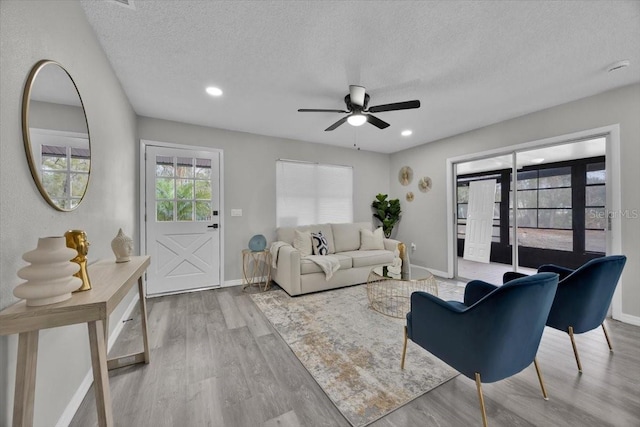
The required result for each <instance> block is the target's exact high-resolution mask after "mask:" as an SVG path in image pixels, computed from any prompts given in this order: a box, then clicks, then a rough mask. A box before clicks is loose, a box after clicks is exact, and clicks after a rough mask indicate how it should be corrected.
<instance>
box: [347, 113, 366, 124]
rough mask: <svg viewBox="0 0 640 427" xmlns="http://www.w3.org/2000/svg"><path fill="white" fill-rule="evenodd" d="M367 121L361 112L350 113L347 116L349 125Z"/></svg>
mask: <svg viewBox="0 0 640 427" xmlns="http://www.w3.org/2000/svg"><path fill="white" fill-rule="evenodd" d="M366 121H367V117H366V116H364V115H362V114H352V115H350V116H349V117H348V118H347V122H348V123H349V124H350V125H351V126H362V125H363V124H365V122H366Z"/></svg>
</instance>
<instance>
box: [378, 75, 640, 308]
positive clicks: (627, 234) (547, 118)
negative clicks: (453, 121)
mask: <svg viewBox="0 0 640 427" xmlns="http://www.w3.org/2000/svg"><path fill="white" fill-rule="evenodd" d="M618 123H619V124H620V139H621V141H620V151H621V163H622V164H621V181H622V189H621V191H622V210H623V211H624V210H625V209H628V210H630V211H632V210H634V209H635V210H636V212H637V211H638V209H640V190H639V187H638V183H639V182H640V85H638V84H636V85H631V86H626V87H623V88H619V89H615V90H612V91H608V92H605V93H602V94H600V95H595V96H591V97H588V98H584V99H581V100H578V101H574V102H570V103H567V104H563V105H559V106H557V107H553V108H549V109H546V110H542V111H538V112H535V113H532V114H528V115H526V116H522V117H518V118H515V119H512V120H508V121H505V122H502V123H498V124H494V125H491V126H487V127H485V128H482V129H477V130H474V131H471V132H467V133H464V134H461V135H456V136H454V137H451V138H446V139H443V140H440V141H436V142H432V143H429V144H425V145H422V146H419V147H416V148H413V149H409V150H404V151H402V152H398V153H395V154H392V155H391V175H390V176H391V193H392V194H393V196H394V197H400V198H401V200H402V201H403V203H402V205H403V209H404V213H403V216H402V222H401V224H400V227H399V232H398V238H399V239H400V240H403V241H406V242H411V241H413V242H415V243H416V245H417V251H416V252H414V253H413V254H412V255H411V260H412V262H414V263H415V264H418V265H422V266H425V267H430V268H433V269H435V270H439V271H446V270H447V250H446V247H447V229H446V224H447V222H446V221H447V212H446V175H445V173H446V171H445V169H446V159H447V158H450V157H456V156H461V155H464V154H471V153H477V152H482V151H487V150H490V149H494V148H499V147H505V146H510V145H516V144H520V143H524V142H529V141H536V140H540V139H544V138H548V137H555V136H560V135H565V134H569V133H573V132H578V131H583V130H588V129H594V128H598V127H601V126H606V125H612V124H618ZM404 165H408V166H411V167H412V168H413V171H414V181H413V183H412V184H411V188H408V187H402V186H401V185H400V184H399V183H398V180H397V179H396V174H397V173H398V170H399V169H400V168H401V167H402V166H404ZM424 175H426V176H430V177H431V178H432V179H433V189H432V190H431V191H430V192H428V193H426V194H425V193H421V192H420V191H419V190H418V189H417V180H418V179H419V178H420V177H421V176H424ZM406 191H413V192H414V193H415V195H416V198H415V201H414V202H412V203H406V202H404V195H405V193H406ZM621 221H622V253H623V254H625V255H627V257H628V260H627V264H626V267H625V270H624V274H623V277H622V283H623V287H622V301H623V303H622V312H623V314H628V315H632V316H636V317H640V286H639V285H638V280H637V277H640V245H638V242H640V218H637V217H636V218H622V219H621Z"/></svg>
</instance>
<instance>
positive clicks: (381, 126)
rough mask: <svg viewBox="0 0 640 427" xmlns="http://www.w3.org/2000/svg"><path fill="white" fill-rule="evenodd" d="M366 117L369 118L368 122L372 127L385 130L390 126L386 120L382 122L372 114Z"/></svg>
mask: <svg viewBox="0 0 640 427" xmlns="http://www.w3.org/2000/svg"><path fill="white" fill-rule="evenodd" d="M366 116H367V121H368V122H369V123H371V124H372V125H374V126H375V127H377V128H378V129H385V128H388V127H389V126H390V125H389V123H387V122H385V121H384V120H380V119H379V118H377V117H376V116H372V115H371V114H366Z"/></svg>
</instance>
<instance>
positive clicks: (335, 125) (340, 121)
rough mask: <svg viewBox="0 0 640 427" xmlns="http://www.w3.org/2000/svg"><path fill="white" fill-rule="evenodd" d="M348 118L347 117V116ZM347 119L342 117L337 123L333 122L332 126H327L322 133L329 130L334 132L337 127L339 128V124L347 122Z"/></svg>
mask: <svg viewBox="0 0 640 427" xmlns="http://www.w3.org/2000/svg"><path fill="white" fill-rule="evenodd" d="M347 117H349V116H347ZM347 117H343V118H341V119H340V120H338V121H337V122H335V123H334V124H332V125H331V126H329V127H328V128H326V129H325V130H324V131H325V132H327V131H330V130H334V129H335V128H337V127H338V126H340V125H341V124H343V123H344V122H346V121H347Z"/></svg>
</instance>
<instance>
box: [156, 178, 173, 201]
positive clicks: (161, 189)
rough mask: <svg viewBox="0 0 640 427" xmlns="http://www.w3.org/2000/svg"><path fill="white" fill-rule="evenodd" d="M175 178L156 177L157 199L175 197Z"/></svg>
mask: <svg viewBox="0 0 640 427" xmlns="http://www.w3.org/2000/svg"><path fill="white" fill-rule="evenodd" d="M174 182H175V181H174V180H173V178H156V199H173V195H174V194H175V192H174V188H173V183H174Z"/></svg>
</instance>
